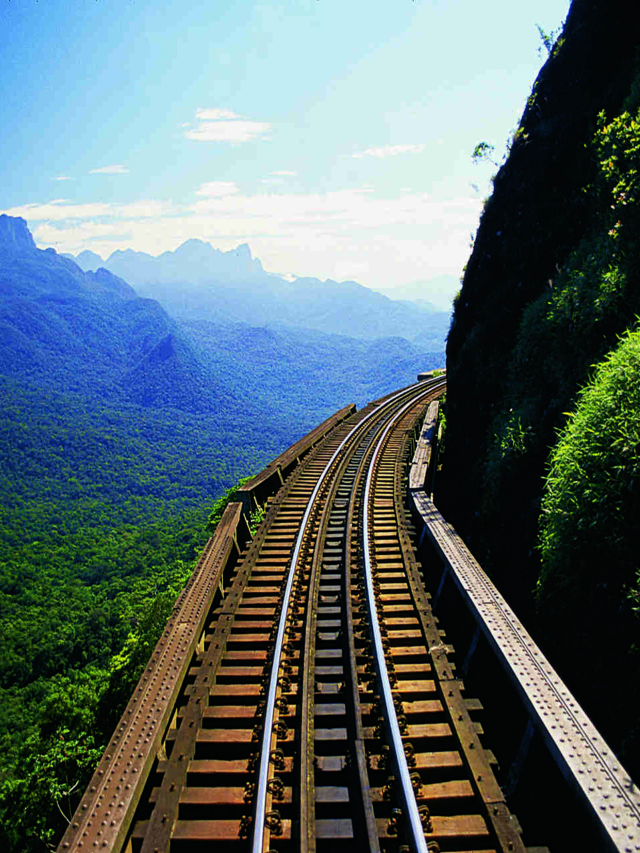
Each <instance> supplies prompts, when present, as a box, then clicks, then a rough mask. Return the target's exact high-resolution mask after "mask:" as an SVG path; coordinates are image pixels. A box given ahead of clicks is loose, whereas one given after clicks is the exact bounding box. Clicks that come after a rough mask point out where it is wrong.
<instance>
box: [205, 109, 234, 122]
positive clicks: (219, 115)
mask: <svg viewBox="0 0 640 853" xmlns="http://www.w3.org/2000/svg"><path fill="white" fill-rule="evenodd" d="M196 118H197V119H200V121H220V119H225V118H240V116H239V115H238V114H237V113H234V112H233V110H221V109H211V110H196Z"/></svg>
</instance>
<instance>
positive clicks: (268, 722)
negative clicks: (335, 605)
mask: <svg viewBox="0 0 640 853" xmlns="http://www.w3.org/2000/svg"><path fill="white" fill-rule="evenodd" d="M440 384H441V383H437V382H435V383H434V382H433V379H427V380H425V381H424V382H420V383H418V384H417V386H411V387H410V388H409V389H406V388H405V389H403V390H402V391H399V392H397V393H396V394H393V395H392V396H390V397H387V398H386V399H385V400H383V401H382V402H381V403H380V404H379V405H377V406H376V407H375V409H373V410H372V411H371V412H369V413H368V414H367V415H365V417H364V418H363V419H362V420H361V421H359V422H358V423H357V424H356V425H355V426H354V427H353V429H351V430H350V431H349V433H348V434H347V435H346V436H345V438H344V439H343V440H342V441H341V443H340V444H339V445H338V447H337V448H336V450H335V451H334V453H333V455H332V457H331V459H330V460H329V462H327V464H326V466H325V468H324V471H323V472H322V474H321V475H320V477H319V478H318V482H317V483H316V485H315V487H314V490H313V492H312V493H311V496H310V498H309V502H308V504H307V508H306V510H305V513H304V516H303V517H302V521H301V523H300V531H299V533H298V537H297V539H296V544H295V547H294V550H293V554H292V557H291V564H290V567H289V574H288V577H287V583H286V587H285V592H284V596H283V598H282V609H281V614H282V615H281V619H280V623H279V625H278V633H277V635H276V641H275V644H274V650H273V659H272V667H271V674H270V678H269V690H268V693H267V699H266V704H265V716H264V725H263V732H262V742H261V749H260V768H259V772H258V782H257V787H256V795H255V813H254V815H255V816H254V833H253V841H252V845H251V850H252V853H262V851H263V845H264V833H265V828H266V812H267V793H268V790H267V789H268V784H269V764H270V762H271V750H270V744H271V740H272V736H273V720H274V716H275V705H276V693H277V688H278V679H279V670H280V659H281V657H282V649H283V646H284V635H285V631H286V624H287V613H288V611H289V602H290V599H291V590H292V588H293V581H294V576H295V569H296V566H297V563H298V559H299V556H300V551H301V549H302V543H303V540H304V538H305V535H306V532H307V526H308V523H309V519H310V517H311V512H312V510H313V505H314V503H315V501H316V498H317V496H318V493H319V492H320V489H321V488H322V486H323V484H324V482H325V480H326V478H327V477H328V475H329V472H330V471H331V469H332V468H333V465H334V463H335V461H336V459H337V458H338V456H339V455H340V454H341V453H342V451H343V449H344V447H345V446H346V445H347V443H348V442H349V441H350V440H351V439H352V438H353V436H355V434H356V433H357V432H358V431H360V430H361V429H362V426H363V425H364V424H365V423H367V422H368V421H369V420H371V419H372V418H373V417H375V416H376V415H379V414H380V412H381V411H382V410H383V409H385V408H388V407H389V406H391V405H392V404H393V403H395V402H396V401H397V400H398V399H401V398H402V397H405V396H407V394H409V393H411V391H415V389H416V387H417V388H422V389H424V392H425V393H428V392H429V391H431V390H433V386H434V385H435V386H436V387H439V385H440ZM414 402H415V399H414V397H413V396H412V399H411V402H410V403H409V404H408V405H407V407H408V406H409V405H412V404H413V403H414ZM396 724H397V723H396ZM403 754H404V753H403ZM424 849H425V851H426V847H425V848H424Z"/></svg>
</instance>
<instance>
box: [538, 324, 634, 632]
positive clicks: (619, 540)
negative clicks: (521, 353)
mask: <svg viewBox="0 0 640 853" xmlns="http://www.w3.org/2000/svg"><path fill="white" fill-rule="evenodd" d="M639 449H640V331H634V332H630V333H628V334H627V335H625V337H624V338H623V340H622V341H621V342H620V344H619V345H618V347H617V348H616V349H615V350H613V352H612V353H610V354H609V355H608V356H607V358H606V359H605V360H604V361H603V362H602V363H601V364H600V365H599V366H598V368H597V370H596V372H595V375H594V377H593V378H592V380H591V381H590V382H589V384H588V385H587V386H586V387H585V388H584V389H583V390H582V391H581V392H580V395H579V398H578V402H577V406H576V408H575V410H574V412H573V413H572V414H571V415H570V417H569V420H568V423H567V425H566V426H565V428H564V429H563V431H562V433H561V435H560V439H559V441H558V443H557V445H556V446H555V448H554V449H553V452H552V454H551V457H550V467H549V473H548V476H547V480H546V488H545V495H544V499H543V503H542V530H541V553H542V561H543V569H542V572H541V575H540V580H539V583H538V597H539V599H540V601H541V602H544V603H545V606H546V607H547V608H550V609H552V610H554V611H555V612H561V613H562V614H563V618H571V619H572V621H575V620H574V618H572V617H571V614H572V612H574V610H575V609H576V606H577V609H578V611H579V610H580V606H581V605H582V606H588V605H591V606H589V609H592V606H593V604H594V603H597V606H598V607H600V608H604V607H607V602H608V607H609V608H610V609H611V608H613V610H614V611H616V612H619V613H620V612H621V611H622V610H624V601H625V598H626V599H627V609H630V607H631V602H633V601H634V600H636V599H637V597H638V595H639V594H640V584H639V583H638V577H637V572H638V567H639V565H640V559H639V558H640V543H638V540H637V535H636V531H637V522H638V517H640V456H639V454H638V451H639Z"/></svg>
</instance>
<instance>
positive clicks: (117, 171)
mask: <svg viewBox="0 0 640 853" xmlns="http://www.w3.org/2000/svg"><path fill="white" fill-rule="evenodd" d="M89 174H90V175H128V174H129V170H128V169H127V167H126V166H123V165H122V163H115V164H114V165H113V166H101V167H100V168H99V169H91V170H90V172H89Z"/></svg>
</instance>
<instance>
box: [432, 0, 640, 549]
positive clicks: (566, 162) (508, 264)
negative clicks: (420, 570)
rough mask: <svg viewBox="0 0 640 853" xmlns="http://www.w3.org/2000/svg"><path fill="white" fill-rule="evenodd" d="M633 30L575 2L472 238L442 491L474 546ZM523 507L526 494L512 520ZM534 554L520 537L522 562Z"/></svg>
mask: <svg viewBox="0 0 640 853" xmlns="http://www.w3.org/2000/svg"><path fill="white" fill-rule="evenodd" d="M639 22H640V16H638V15H637V10H636V9H634V8H632V7H631V6H630V5H628V4H625V3H624V2H621V0H616V2H610V0H607V2H604V1H603V0H600V2H594V0H574V2H573V4H572V6H571V10H570V13H569V15H568V17H567V21H566V25H565V29H564V33H563V36H562V37H561V43H560V46H559V47H558V48H557V49H556V50H555V51H554V54H553V55H552V56H551V57H550V58H549V60H548V61H547V63H546V64H545V66H544V67H543V69H542V70H541V72H540V74H539V76H538V79H537V81H536V84H535V86H534V89H533V92H532V95H531V97H530V98H529V101H528V103H527V105H526V108H525V110H524V114H523V117H522V121H521V124H520V128H519V130H518V132H517V133H516V138H515V139H514V142H513V144H512V147H511V151H510V154H509V157H508V160H507V162H506V163H505V164H504V166H503V167H502V168H501V169H500V171H499V172H498V174H497V176H496V178H495V182H494V192H493V194H492V196H491V198H490V200H489V202H488V203H487V206H486V209H485V211H484V214H483V217H482V221H481V224H480V227H479V229H478V233H477V236H476V240H475V245H474V249H473V253H472V255H471V257H470V259H469V263H468V265H467V269H466V273H465V276H464V281H463V287H462V290H461V293H460V296H459V299H458V301H457V304H456V307H455V312H454V317H453V323H452V328H451V331H450V333H449V339H448V344H447V370H448V385H449V391H448V434H447V449H448V458H447V464H446V472H445V477H444V479H443V484H442V491H441V501H442V503H443V505H444V506H445V508H446V509H447V511H448V512H449V514H450V516H451V517H452V521H454V523H455V524H457V525H458V526H459V527H460V529H461V530H463V531H464V532H465V533H466V535H467V537H470V538H471V540H472V542H473V540H474V539H475V540H477V539H478V537H479V525H480V524H481V523H482V524H484V523H486V520H483V519H480V518H479V517H478V516H477V514H476V513H477V509H478V505H479V503H480V500H481V488H482V469H483V464H484V458H485V456H486V452H487V447H488V443H489V442H490V441H491V438H492V421H493V417H494V414H495V412H496V411H498V410H499V408H500V406H501V404H502V401H503V396H504V371H505V370H506V367H507V363H508V361H509V359H510V355H511V352H512V350H513V346H514V342H515V339H516V335H517V331H518V328H519V324H520V321H521V318H522V314H523V310H524V308H525V307H526V306H527V304H529V303H530V302H531V301H532V300H533V299H535V298H536V297H537V296H539V295H540V294H541V293H542V292H543V291H544V290H545V288H548V287H549V282H550V280H553V278H554V276H555V275H556V272H557V269H558V267H559V266H561V265H562V263H563V262H564V260H565V259H566V258H567V256H568V255H569V253H570V251H571V250H572V249H573V248H575V246H576V245H577V243H578V242H579V240H580V239H581V237H582V236H583V234H584V233H585V232H586V231H587V229H588V228H589V224H590V221H591V216H592V211H591V210H590V205H589V201H588V199H587V198H586V197H585V194H584V192H583V191H582V190H583V187H584V186H585V185H587V184H588V183H590V182H591V180H592V179H593V173H594V164H593V162H592V157H591V155H590V153H589V151H588V150H587V148H586V147H585V145H586V143H587V142H588V140H589V139H590V137H591V135H592V133H593V131H594V129H595V126H596V120H597V115H598V113H599V112H600V111H601V110H605V111H606V113H607V115H614V114H615V113H616V112H617V111H618V110H619V109H620V107H621V104H622V102H623V100H624V98H625V96H626V95H627V94H628V92H629V88H630V85H631V82H632V79H633V76H634V69H635V60H636V56H637V48H638V46H639V45H640V23H639ZM537 475H538V477H539V475H540V471H538V472H537ZM460 486H463V489H460ZM532 500H534V501H535V496H534V495H531V494H524V493H523V494H522V495H521V500H520V502H519V506H518V513H521V512H522V510H523V506H525V507H526V506H527V505H528V504H529V503H530V502H531V501H532ZM528 532H529V534H530V530H529V531H528ZM497 533H498V530H496V534H497ZM494 545H495V543H494ZM531 545H532V542H531V537H530V535H529V536H528V537H527V541H526V542H524V553H525V555H526V554H527V553H528V551H529V550H530V548H531ZM495 547H497V546H495Z"/></svg>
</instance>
